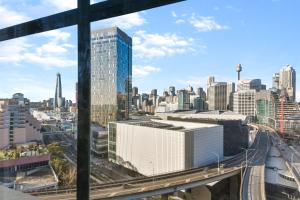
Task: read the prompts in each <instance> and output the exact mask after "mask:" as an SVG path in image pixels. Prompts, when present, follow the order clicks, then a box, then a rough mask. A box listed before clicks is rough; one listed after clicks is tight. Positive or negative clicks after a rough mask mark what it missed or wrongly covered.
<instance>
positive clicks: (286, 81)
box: [279, 65, 296, 101]
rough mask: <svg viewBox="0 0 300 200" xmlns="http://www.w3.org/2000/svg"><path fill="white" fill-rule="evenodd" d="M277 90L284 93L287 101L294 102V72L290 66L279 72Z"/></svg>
mask: <svg viewBox="0 0 300 200" xmlns="http://www.w3.org/2000/svg"><path fill="white" fill-rule="evenodd" d="M279 89H280V90H282V91H284V93H286V95H287V97H288V100H290V101H295V100H296V70H295V69H294V68H293V67H292V66H291V65H286V66H285V67H283V68H282V69H281V70H280V73H279Z"/></svg>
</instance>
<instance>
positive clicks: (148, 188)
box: [30, 134, 264, 200]
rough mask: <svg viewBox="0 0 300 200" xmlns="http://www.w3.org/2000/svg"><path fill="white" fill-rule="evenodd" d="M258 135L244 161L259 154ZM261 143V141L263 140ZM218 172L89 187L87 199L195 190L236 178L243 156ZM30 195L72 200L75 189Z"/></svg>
mask: <svg viewBox="0 0 300 200" xmlns="http://www.w3.org/2000/svg"><path fill="white" fill-rule="evenodd" d="M261 137H262V138H263V136H261V135H260V134H258V137H257V138H256V139H255V141H254V143H253V144H252V147H251V148H254V149H256V150H255V151H251V152H249V153H248V159H249V160H250V159H253V158H254V157H255V156H256V155H258V154H260V153H261V151H262V150H261V149H260V148H258V146H261V145H262V144H263V143H261V141H260V140H261V139H260V138H261ZM263 140H264V139H263ZM262 146H263V145H262ZM221 166H222V167H221V169H220V170H218V165H217V164H213V165H210V166H207V167H202V168H195V169H189V170H185V171H180V172H173V173H169V174H165V175H158V176H154V177H146V178H138V179H133V180H126V181H119V182H115V183H107V184H101V185H93V186H91V193H90V198H91V199H114V200H121V199H122V200H123V199H137V198H144V197H149V196H156V195H164V194H171V193H174V192H176V191H179V190H184V189H190V188H195V187H198V186H202V185H206V184H208V183H212V182H215V181H220V180H222V179H225V178H229V177H231V176H234V175H237V174H240V173H241V171H242V169H243V168H244V167H245V153H244V152H243V153H240V154H238V155H236V156H235V157H233V158H231V159H228V160H226V161H223V162H221ZM30 194H31V195H34V196H37V197H39V199H44V200H46V199H47V200H48V199H55V200H57V199H67V200H71V199H76V188H62V189H57V190H45V191H32V192H30Z"/></svg>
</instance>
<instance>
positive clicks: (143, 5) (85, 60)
mask: <svg viewBox="0 0 300 200" xmlns="http://www.w3.org/2000/svg"><path fill="white" fill-rule="evenodd" d="M182 1H186V0H106V1H103V2H99V3H95V4H92V5H91V4H90V0H77V5H78V7H77V8H76V9H72V10H68V11H65V12H61V13H57V14H54V15H50V16H47V17H42V18H39V19H35V20H32V21H29V22H25V23H21V24H18V25H14V26H10V27H7V28H3V29H0V42H2V41H6V40H11V39H16V38H19V37H24V36H29V35H32V34H37V33H42V32H46V31H50V30H55V29H60V28H65V27H69V26H73V25H77V35H78V102H77V104H78V105H77V106H78V125H77V126H78V127H77V133H78V137H77V186H76V188H77V194H76V195H77V199H80V200H88V199H89V192H90V191H89V190H90V182H89V180H90V134H89V133H90V112H91V105H90V99H91V93H90V88H91V77H90V75H91V37H90V35H91V28H90V23H91V22H94V21H99V20H103V19H108V18H112V17H117V16H121V15H125V14H130V13H133V12H139V11H143V10H147V9H151V8H156V7H160V6H164V5H168V4H172V3H178V2H182Z"/></svg>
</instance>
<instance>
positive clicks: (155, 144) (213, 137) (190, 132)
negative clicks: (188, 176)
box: [108, 120, 223, 176]
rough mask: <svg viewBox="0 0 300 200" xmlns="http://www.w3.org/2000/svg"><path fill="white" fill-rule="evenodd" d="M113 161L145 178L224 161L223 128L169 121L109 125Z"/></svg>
mask: <svg viewBox="0 0 300 200" xmlns="http://www.w3.org/2000/svg"><path fill="white" fill-rule="evenodd" d="M108 138H109V146H108V149H109V150H108V156H109V160H110V161H112V162H115V163H117V164H120V165H123V166H125V167H127V168H129V169H132V170H135V171H137V172H139V173H141V174H143V175H146V176H152V175H153V174H155V175H157V174H164V173H169V172H174V171H180V170H186V169H189V168H193V167H200V166H204V165H207V164H211V163H214V162H217V160H218V157H219V158H220V159H222V158H223V126H222V125H216V124H202V123H191V122H179V121H169V120H151V121H149V120H148V121H141V120H139V121H126V122H125V121H123V122H111V123H109V136H108Z"/></svg>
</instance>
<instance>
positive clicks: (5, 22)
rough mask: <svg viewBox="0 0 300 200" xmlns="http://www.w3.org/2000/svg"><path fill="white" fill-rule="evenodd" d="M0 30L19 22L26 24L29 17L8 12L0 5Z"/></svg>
mask: <svg viewBox="0 0 300 200" xmlns="http://www.w3.org/2000/svg"><path fill="white" fill-rule="evenodd" d="M0 19H1V20H0V28H6V27H8V26H13V25H16V24H19V23H21V22H26V21H28V20H29V17H27V16H26V15H23V14H21V13H18V12H15V11H12V10H9V9H7V8H5V7H3V6H1V5H0Z"/></svg>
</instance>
